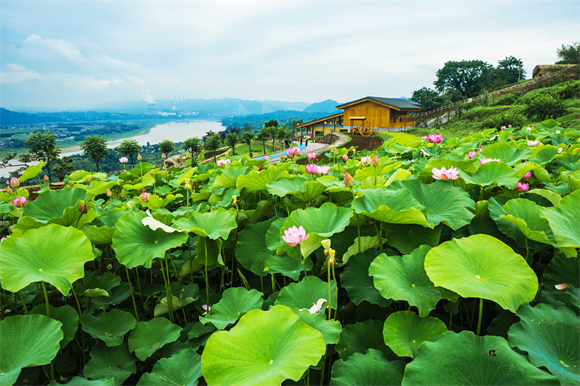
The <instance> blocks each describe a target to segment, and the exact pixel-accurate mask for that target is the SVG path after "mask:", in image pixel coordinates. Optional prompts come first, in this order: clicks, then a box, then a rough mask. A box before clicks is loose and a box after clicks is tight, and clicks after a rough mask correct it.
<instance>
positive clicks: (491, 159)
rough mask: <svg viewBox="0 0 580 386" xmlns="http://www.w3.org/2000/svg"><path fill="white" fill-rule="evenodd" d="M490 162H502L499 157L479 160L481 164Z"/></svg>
mask: <svg viewBox="0 0 580 386" xmlns="http://www.w3.org/2000/svg"><path fill="white" fill-rule="evenodd" d="M488 162H501V160H500V159H498V158H482V159H480V160H479V164H480V165H483V164H486V163H488Z"/></svg>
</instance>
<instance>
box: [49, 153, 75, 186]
mask: <svg viewBox="0 0 580 386" xmlns="http://www.w3.org/2000/svg"><path fill="white" fill-rule="evenodd" d="M56 164H57V166H55V168H54V172H55V173H56V178H58V179H59V180H60V181H63V180H64V178H65V177H66V176H67V175H68V174H69V173H71V172H73V171H74V170H75V169H76V168H75V167H74V166H73V159H72V158H70V157H62V158H59V159H57V160H56ZM49 178H50V177H49Z"/></svg>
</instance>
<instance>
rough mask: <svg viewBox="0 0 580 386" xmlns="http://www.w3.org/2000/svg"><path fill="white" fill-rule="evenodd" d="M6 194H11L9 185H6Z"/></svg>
mask: <svg viewBox="0 0 580 386" xmlns="http://www.w3.org/2000/svg"><path fill="white" fill-rule="evenodd" d="M6 193H12V189H11V188H10V185H8V186H7V187H6Z"/></svg>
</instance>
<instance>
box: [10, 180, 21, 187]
mask: <svg viewBox="0 0 580 386" xmlns="http://www.w3.org/2000/svg"><path fill="white" fill-rule="evenodd" d="M10 186H12V187H13V188H17V187H19V186H20V180H18V178H16V177H12V178H11V179H10Z"/></svg>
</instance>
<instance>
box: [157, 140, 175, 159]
mask: <svg viewBox="0 0 580 386" xmlns="http://www.w3.org/2000/svg"><path fill="white" fill-rule="evenodd" d="M159 150H161V152H162V153H165V155H166V156H167V157H169V153H171V152H172V151H173V150H175V144H174V143H173V142H171V141H170V140H168V139H166V140H163V141H162V142H161V143H160V144H159Z"/></svg>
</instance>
